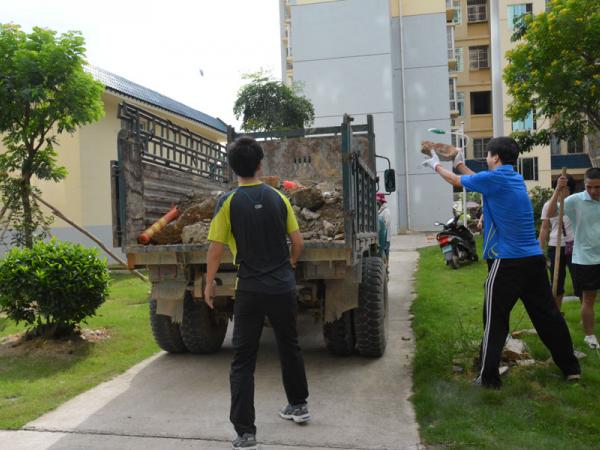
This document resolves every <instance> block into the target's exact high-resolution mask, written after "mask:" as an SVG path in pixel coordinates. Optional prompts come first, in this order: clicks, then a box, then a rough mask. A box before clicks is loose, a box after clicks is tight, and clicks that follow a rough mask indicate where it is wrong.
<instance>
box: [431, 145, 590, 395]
mask: <svg viewBox="0 0 600 450" xmlns="http://www.w3.org/2000/svg"><path fill="white" fill-rule="evenodd" d="M487 151H488V153H487V158H486V161H487V165H488V168H489V170H487V171H483V172H479V173H474V172H473V171H472V170H470V169H469V168H468V167H467V166H466V165H465V164H464V156H463V155H462V153H461V154H459V156H458V157H457V158H456V159H455V160H454V167H455V168H456V169H457V170H458V171H460V172H461V173H464V174H467V175H463V176H460V177H459V176H458V175H455V174H454V173H452V172H450V171H449V170H446V169H444V168H443V167H442V166H441V165H440V163H439V159H438V157H437V155H435V154H434V155H433V157H432V158H430V159H427V160H425V161H424V162H423V165H424V166H427V167H431V168H432V169H433V170H434V171H435V172H437V173H438V174H439V175H440V176H441V177H442V178H443V179H444V180H446V181H447V182H448V183H450V184H452V185H453V186H456V187H463V186H464V187H465V188H467V189H468V190H470V191H475V192H480V193H481V194H483V215H484V217H485V219H484V250H483V257H484V258H485V259H487V260H488V277H487V280H486V282H485V295H484V298H485V303H484V308H483V323H484V335H483V339H482V342H481V349H480V364H481V371H480V373H479V376H478V377H477V379H476V380H475V382H476V384H481V385H483V386H485V387H491V388H500V386H501V384H502V383H501V381H500V373H499V370H498V369H499V365H500V357H501V354H502V348H503V347H504V342H505V341H506V337H507V335H508V326H509V321H510V312H511V310H512V308H513V306H514V305H515V303H516V302H517V300H518V299H519V298H520V299H521V300H522V301H523V304H524V305H525V309H526V310H527V313H528V314H529V317H530V318H531V322H532V323H533V325H534V327H535V329H536V330H537V332H538V335H539V336H540V339H541V340H542V342H543V343H544V344H545V345H546V347H548V349H549V350H550V353H551V354H552V358H553V359H554V362H555V363H556V365H557V366H558V367H559V368H560V369H561V370H562V372H563V374H564V375H565V377H566V378H567V380H578V379H579V378H580V368H579V363H578V361H577V358H575V355H574V354H573V343H572V341H571V335H570V333H569V329H568V328H567V324H566V323H565V320H564V318H563V317H562V315H561V314H560V312H559V310H558V308H557V307H556V303H555V302H554V299H553V297H552V289H551V287H550V282H549V281H548V274H547V272H546V259H545V257H544V256H543V253H542V249H541V247H540V245H539V242H538V240H537V237H536V234H535V226H534V222H533V208H532V207H531V202H530V200H529V196H528V194H527V188H526V186H525V182H524V181H523V177H522V176H521V175H520V174H519V173H517V172H515V170H514V168H513V165H514V164H516V162H517V158H518V157H519V147H518V145H517V143H516V142H515V141H514V140H513V139H511V138H508V137H499V138H494V139H492V140H491V141H490V142H489V144H488V145H487Z"/></svg>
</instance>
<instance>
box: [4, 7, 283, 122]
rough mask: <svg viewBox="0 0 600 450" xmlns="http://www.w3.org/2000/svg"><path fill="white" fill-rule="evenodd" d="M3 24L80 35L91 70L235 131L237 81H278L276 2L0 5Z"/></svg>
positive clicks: (278, 42)
mask: <svg viewBox="0 0 600 450" xmlns="http://www.w3.org/2000/svg"><path fill="white" fill-rule="evenodd" d="M8 22H13V23H16V24H19V25H21V27H22V28H23V29H24V30H25V31H30V30H31V28H32V27H34V26H41V27H44V28H50V29H53V30H56V31H58V32H59V33H62V32H65V31H69V30H77V31H80V32H81V33H82V34H83V37H84V38H85V40H86V48H87V53H86V55H87V61H88V62H89V63H90V64H92V65H95V66H98V67H101V68H103V69H106V70H108V71H110V72H113V73H115V74H117V75H120V76H122V77H125V78H127V79H129V80H131V81H133V82H136V83H138V84H141V85H142V86H145V87H147V88H150V89H153V90H155V91H158V92H160V93H161V94H163V95H166V96H168V97H171V98H173V99H175V100H178V101H180V102H182V103H185V104H186V105H189V106H191V107H193V108H196V109H199V110H200V111H203V112H205V113H207V114H210V115H211V116H214V117H219V118H221V119H222V120H224V121H225V122H227V123H229V124H233V125H236V126H237V125H239V121H237V120H235V119H234V115H233V104H234V102H235V98H236V94H237V92H238V89H239V88H240V87H241V86H242V84H243V83H244V80H242V78H241V76H242V74H244V73H248V72H256V71H257V70H260V69H266V70H268V71H270V72H271V73H272V74H273V76H274V77H275V78H277V79H280V78H281V66H280V38H279V2H278V1H277V0H189V1H184V0H169V1H165V0H144V1H142V0H120V1H116V0H101V1H99V2H91V1H89V0H79V1H74V0H1V1H0V23H8ZM201 73H203V75H202V74H201Z"/></svg>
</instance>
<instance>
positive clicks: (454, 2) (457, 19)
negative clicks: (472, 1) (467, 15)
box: [452, 0, 462, 25]
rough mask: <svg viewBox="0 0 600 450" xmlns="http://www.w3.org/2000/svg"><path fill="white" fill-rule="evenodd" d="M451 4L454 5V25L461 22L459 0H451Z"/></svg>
mask: <svg viewBox="0 0 600 450" xmlns="http://www.w3.org/2000/svg"><path fill="white" fill-rule="evenodd" d="M452 6H453V7H454V20H453V21H452V23H453V24H455V25H460V24H461V23H462V11H461V9H460V0H452Z"/></svg>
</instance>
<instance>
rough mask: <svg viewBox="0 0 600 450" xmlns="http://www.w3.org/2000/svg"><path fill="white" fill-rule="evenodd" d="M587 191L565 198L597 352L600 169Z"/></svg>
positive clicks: (592, 173) (587, 178) (589, 176)
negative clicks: (595, 308)
mask: <svg viewBox="0 0 600 450" xmlns="http://www.w3.org/2000/svg"><path fill="white" fill-rule="evenodd" d="M583 182H584V184H585V191H583V192H579V193H577V194H573V195H570V196H569V197H567V198H566V199H565V214H566V215H567V217H569V219H570V220H571V223H572V224H573V233H574V234H575V245H574V247H573V268H574V274H575V282H576V284H577V286H578V287H579V289H581V291H582V296H581V300H582V302H581V322H582V323H583V331H584V332H585V337H584V338H583V340H584V342H585V343H586V344H587V345H588V346H589V347H590V348H593V349H597V348H600V344H599V343H598V338H597V337H596V334H595V333H594V302H595V301H596V295H597V294H598V290H599V289H600V169H599V168H598V167H592V168H591V169H588V170H587V171H586V172H585V175H584V178H583ZM566 183H567V178H566V177H562V176H561V177H560V178H559V179H558V183H557V185H556V190H555V191H554V195H553V196H552V198H551V199H550V202H549V205H548V216H549V217H552V216H554V215H555V214H556V203H557V200H558V194H559V191H560V190H562V189H564V188H565V186H566Z"/></svg>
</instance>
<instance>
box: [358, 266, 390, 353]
mask: <svg viewBox="0 0 600 450" xmlns="http://www.w3.org/2000/svg"><path fill="white" fill-rule="evenodd" d="M387 297H388V296H387V277H386V269H385V263H384V261H383V259H382V258H380V257H367V258H363V266H362V282H361V283H360V286H359V288H358V308H356V309H355V310H354V330H355V332H356V348H357V350H358V353H360V355H361V356H371V357H379V356H381V355H383V353H384V352H385V346H386V344H387V322H388V298H387Z"/></svg>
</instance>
